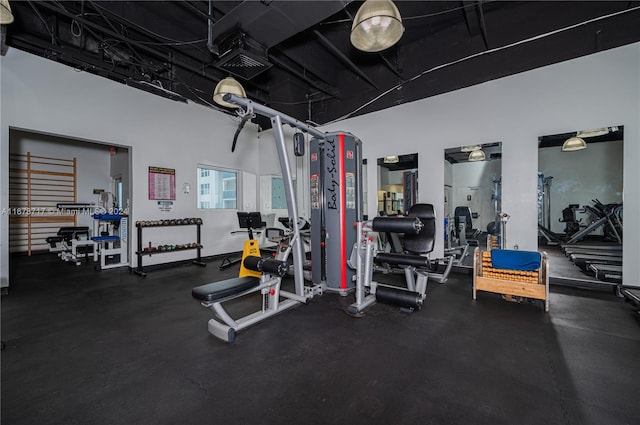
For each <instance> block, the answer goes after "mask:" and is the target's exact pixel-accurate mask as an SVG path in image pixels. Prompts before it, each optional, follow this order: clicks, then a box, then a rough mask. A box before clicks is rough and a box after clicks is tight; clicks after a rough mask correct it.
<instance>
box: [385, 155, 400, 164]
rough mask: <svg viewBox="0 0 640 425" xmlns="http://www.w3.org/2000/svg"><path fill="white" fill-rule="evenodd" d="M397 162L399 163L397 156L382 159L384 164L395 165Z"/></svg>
mask: <svg viewBox="0 0 640 425" xmlns="http://www.w3.org/2000/svg"><path fill="white" fill-rule="evenodd" d="M398 162H400V158H398V155H391V156H385V157H384V163H385V164H397V163H398Z"/></svg>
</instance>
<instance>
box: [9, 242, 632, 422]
mask: <svg viewBox="0 0 640 425" xmlns="http://www.w3.org/2000/svg"><path fill="white" fill-rule="evenodd" d="M218 264H219V262H211V263H209V264H208V266H207V267H206V268H201V267H197V266H180V267H175V268H171V269H165V270H159V271H155V272H150V273H149V275H148V277H147V278H146V279H142V278H139V277H137V276H135V275H132V274H129V273H128V272H127V270H126V269H121V270H105V271H102V272H97V271H94V269H93V267H92V266H90V265H83V266H78V267H77V266H74V265H71V264H68V263H63V262H62V261H60V260H58V259H57V258H56V257H55V256H54V255H37V256H33V257H31V258H28V257H16V258H13V259H12V264H11V287H10V290H9V294H8V295H4V296H3V297H2V300H1V301H2V340H3V341H4V342H5V343H6V348H5V349H4V350H3V351H2V354H1V360H2V400H1V401H2V410H1V415H2V424H7V425H9V424H12V425H22V424H24V425H34V424H60V425H72V424H82V425H89V424H109V425H116V424H127V425H131V424H153V425H161V424H225V425H235V424H248V425H254V424H323V425H326V424H385V425H391V424H448V425H451V424H491V425H499V424H510V425H511V424H519V425H524V424H536V425H539V424H576V425H577V424H597V425H602V424H607V425H615V424H638V423H639V418H640V403H639V402H638V393H639V391H638V390H639V389H640V320H639V317H638V314H637V313H635V311H634V310H633V308H631V306H630V305H629V304H626V303H625V302H624V301H623V300H622V299H620V298H616V297H615V295H614V294H613V293H611V292H610V291H606V292H605V291H587V290H584V289H579V288H571V287H553V288H552V296H551V307H550V312H549V313H544V311H543V309H542V307H541V304H540V303H537V302H536V303H529V302H523V303H520V304H515V303H508V302H505V301H503V300H502V299H501V298H500V296H499V295H496V294H489V293H479V295H478V300H477V301H476V302H474V301H473V300H472V299H471V277H470V276H468V275H463V274H460V275H455V276H452V277H451V278H450V280H449V282H448V283H446V284H444V285H439V284H435V283H434V284H430V285H429V288H428V298H427V300H426V303H425V306H424V308H423V309H422V310H421V311H419V312H415V313H413V314H411V315H406V314H403V313H401V312H400V311H399V310H398V309H397V308H395V307H392V306H386V305H380V304H378V305H374V306H373V307H371V308H370V309H369V310H368V312H367V315H366V316H365V317H364V318H359V319H355V318H352V317H349V316H348V315H346V314H345V313H344V312H343V307H344V306H345V305H347V304H348V303H349V302H350V301H351V298H350V297H341V296H339V295H337V294H325V295H324V296H322V297H318V298H316V299H314V300H312V301H311V303H310V304H309V305H303V306H300V307H298V308H296V309H293V310H290V311H287V312H285V313H283V314H281V315H279V316H277V317H274V318H271V319H269V320H267V321H265V322H263V323H260V324H258V325H256V326H254V327H251V328H249V329H247V330H245V331H243V332H241V333H239V334H238V336H237V339H236V342H235V343H234V344H231V345H227V344H225V343H223V342H221V341H220V340H218V339H216V338H214V337H212V336H211V335H209V334H208V332H207V321H208V320H209V318H210V316H211V313H210V311H209V310H207V309H205V308H203V307H201V306H200V305H199V304H198V303H197V302H196V301H194V300H193V299H192V297H191V288H192V287H193V286H196V285H200V284H203V283H208V282H211V281H216V280H220V279H222V278H225V277H231V276H232V275H233V274H235V273H236V270H235V269H233V268H231V269H228V270H225V271H224V272H220V271H219V270H218ZM379 279H380V280H383V279H386V280H389V279H391V280H394V279H396V277H394V276H383V277H380V278H379ZM258 306H259V300H258V299H256V298H252V297H248V298H247V299H245V300H243V301H241V302H235V303H234V305H232V306H231V308H230V310H232V311H234V312H241V311H247V312H248V311H250V310H255V309H257V308H258Z"/></svg>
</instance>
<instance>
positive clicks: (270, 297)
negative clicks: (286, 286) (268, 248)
mask: <svg viewBox="0 0 640 425" xmlns="http://www.w3.org/2000/svg"><path fill="white" fill-rule="evenodd" d="M243 265H244V267H245V268H247V269H249V270H252V271H257V272H261V273H262V274H261V276H260V277H251V276H246V277H236V278H231V279H227V280H222V281H219V282H213V283H207V284H206V285H201V286H196V287H195V288H193V289H192V290H191V295H192V296H193V298H195V299H196V300H198V301H200V304H201V305H202V306H204V307H207V308H210V309H211V311H212V312H213V314H214V315H215V316H216V317H215V318H213V319H210V320H209V323H208V329H209V332H210V333H211V334H212V335H214V336H215V337H217V338H220V339H221V340H223V341H225V342H228V343H231V342H233V341H234V340H235V334H236V332H238V331H240V330H242V329H244V328H246V327H248V326H251V325H253V324H255V323H258V322H260V321H262V320H265V319H267V318H269V317H271V316H273V315H275V314H277V313H280V312H282V311H284V310H286V309H289V308H291V307H294V306H296V305H300V303H305V302H306V301H307V300H306V298H304V297H301V296H298V295H296V294H293V293H290V292H287V291H282V290H281V289H280V284H281V282H282V277H283V276H284V275H286V274H287V273H288V271H289V264H288V263H287V262H285V261H279V260H272V259H264V258H262V257H258V256H247V257H246V258H245V259H244V261H243ZM254 292H260V293H261V294H262V304H261V308H260V310H258V311H256V312H255V313H252V314H249V315H247V316H244V317H241V318H239V319H234V318H232V317H231V316H230V315H229V313H227V311H226V310H225V309H224V307H223V306H222V303H224V302H226V301H230V300H233V299H235V298H239V297H242V296H244V295H247V294H252V293H254ZM281 297H282V298H285V299H284V300H280V298H281Z"/></svg>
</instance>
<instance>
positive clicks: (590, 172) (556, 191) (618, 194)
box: [538, 124, 628, 234]
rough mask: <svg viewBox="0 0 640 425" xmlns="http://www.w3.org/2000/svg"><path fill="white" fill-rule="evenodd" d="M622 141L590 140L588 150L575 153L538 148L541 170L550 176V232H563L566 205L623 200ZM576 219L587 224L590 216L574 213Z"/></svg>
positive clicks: (556, 148)
mask: <svg viewBox="0 0 640 425" xmlns="http://www.w3.org/2000/svg"><path fill="white" fill-rule="evenodd" d="M612 125H614V124H612ZM586 140H587V142H588V139H586ZM623 144H624V142H623V141H616V142H607V143H589V144H588V145H587V149H585V150H581V151H576V152H562V151H561V150H560V148H559V147H553V148H542V149H540V150H539V151H538V165H539V169H540V172H541V173H543V174H544V176H545V177H549V176H552V177H553V179H551V192H550V193H551V214H550V216H551V217H550V218H551V230H552V231H553V232H556V233H563V232H564V228H565V224H564V223H560V222H558V219H559V218H562V210H563V209H564V208H566V207H567V206H568V205H569V204H578V205H580V207H583V206H584V205H593V202H591V200H592V199H598V200H599V201H600V202H602V203H603V204H609V203H619V202H622V191H623V186H622V185H623V182H622V173H623V169H622V164H623ZM627 217H628V216H627ZM577 218H583V224H589V221H588V220H589V215H583V214H577ZM594 234H602V232H601V231H600V232H594Z"/></svg>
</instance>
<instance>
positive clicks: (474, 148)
mask: <svg viewBox="0 0 640 425" xmlns="http://www.w3.org/2000/svg"><path fill="white" fill-rule="evenodd" d="M480 149H482V146H480V145H469V146H463V147H461V148H460V152H473V151H477V150H480Z"/></svg>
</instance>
